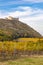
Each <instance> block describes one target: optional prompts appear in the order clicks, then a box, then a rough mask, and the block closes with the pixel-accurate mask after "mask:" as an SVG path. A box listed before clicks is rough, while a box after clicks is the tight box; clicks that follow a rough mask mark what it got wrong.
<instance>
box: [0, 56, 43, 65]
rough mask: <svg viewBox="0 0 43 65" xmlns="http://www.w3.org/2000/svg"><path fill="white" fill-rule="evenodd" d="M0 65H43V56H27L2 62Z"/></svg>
mask: <svg viewBox="0 0 43 65" xmlns="http://www.w3.org/2000/svg"><path fill="white" fill-rule="evenodd" d="M0 65H43V57H28V58H27V57H26V58H20V59H16V60H8V61H3V62H0Z"/></svg>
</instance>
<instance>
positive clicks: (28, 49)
mask: <svg viewBox="0 0 43 65" xmlns="http://www.w3.org/2000/svg"><path fill="white" fill-rule="evenodd" d="M31 54H43V38H41V39H38V38H21V39H16V40H14V41H3V42H2V41H0V58H6V57H8V58H9V57H12V58H15V56H17V57H18V56H20V55H31Z"/></svg>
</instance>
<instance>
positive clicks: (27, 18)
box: [0, 7, 43, 35]
mask: <svg viewBox="0 0 43 65" xmlns="http://www.w3.org/2000/svg"><path fill="white" fill-rule="evenodd" d="M21 10H23V11H21ZM3 13H4V14H3ZM6 16H12V17H19V18H20V20H21V21H22V22H24V23H27V24H28V25H30V26H31V27H33V28H34V29H36V30H37V31H38V32H40V33H41V34H42V35H43V10H41V9H37V8H35V9H34V8H31V7H18V8H17V10H15V11H11V12H3V11H0V17H2V18H4V17H6Z"/></svg>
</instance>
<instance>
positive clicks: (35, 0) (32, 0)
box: [24, 0, 43, 3]
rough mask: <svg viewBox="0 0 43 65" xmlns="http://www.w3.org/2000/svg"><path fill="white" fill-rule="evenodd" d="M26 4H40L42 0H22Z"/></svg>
mask: <svg viewBox="0 0 43 65" xmlns="http://www.w3.org/2000/svg"><path fill="white" fill-rule="evenodd" d="M24 1H26V2H33V3H40V2H43V0H24Z"/></svg>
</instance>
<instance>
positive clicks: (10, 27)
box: [0, 18, 42, 41]
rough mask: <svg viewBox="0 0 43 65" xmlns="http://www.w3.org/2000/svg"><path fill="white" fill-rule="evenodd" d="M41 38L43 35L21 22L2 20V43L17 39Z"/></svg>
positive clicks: (0, 25) (0, 34)
mask: <svg viewBox="0 0 43 65" xmlns="http://www.w3.org/2000/svg"><path fill="white" fill-rule="evenodd" d="M22 37H24V38H25V37H26V38H33V37H34V38H37V37H38V38H39V37H40V38H41V37H42V36H41V34H40V33H38V32H37V31H35V30H34V29H33V28H31V27H30V26H29V25H27V24H25V23H22V22H21V21H19V20H15V18H13V19H12V20H9V19H0V41H4V40H5V41H6V40H14V39H16V38H22Z"/></svg>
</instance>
